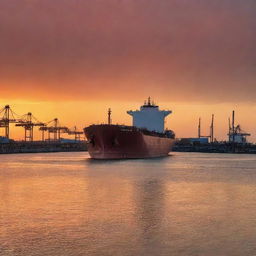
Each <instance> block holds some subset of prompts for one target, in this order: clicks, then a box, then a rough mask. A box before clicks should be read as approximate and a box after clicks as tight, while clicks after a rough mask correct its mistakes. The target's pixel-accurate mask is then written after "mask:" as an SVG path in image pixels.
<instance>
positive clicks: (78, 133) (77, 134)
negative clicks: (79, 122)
mask: <svg viewBox="0 0 256 256" xmlns="http://www.w3.org/2000/svg"><path fill="white" fill-rule="evenodd" d="M82 134H84V133H83V132H82V131H78V130H77V127H76V126H75V127H74V129H73V130H71V129H69V130H68V135H75V140H78V141H80V140H81V135H82Z"/></svg>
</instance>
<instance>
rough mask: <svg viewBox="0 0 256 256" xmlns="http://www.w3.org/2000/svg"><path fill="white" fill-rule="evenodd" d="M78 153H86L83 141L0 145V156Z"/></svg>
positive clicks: (85, 145) (14, 142)
mask: <svg viewBox="0 0 256 256" xmlns="http://www.w3.org/2000/svg"><path fill="white" fill-rule="evenodd" d="M80 151H87V143H86V142H85V141H77V142H61V141H31V142H26V141H10V142H9V143H0V154H16V153H49V152H80Z"/></svg>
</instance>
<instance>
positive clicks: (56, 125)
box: [39, 118, 69, 141]
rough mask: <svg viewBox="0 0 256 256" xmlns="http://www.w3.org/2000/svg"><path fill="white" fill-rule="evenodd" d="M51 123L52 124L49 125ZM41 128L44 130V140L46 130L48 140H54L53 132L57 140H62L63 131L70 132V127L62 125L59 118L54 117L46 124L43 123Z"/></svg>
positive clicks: (43, 138)
mask: <svg viewBox="0 0 256 256" xmlns="http://www.w3.org/2000/svg"><path fill="white" fill-rule="evenodd" d="M50 124H51V126H48V125H50ZM39 130H40V131H42V141H44V140H45V132H48V141H50V140H52V138H51V134H53V140H54V141H57V140H60V134H61V133H68V132H69V129H68V127H66V126H61V125H60V122H59V119H58V118H54V119H53V120H51V121H49V122H48V123H46V124H45V125H42V126H41V127H40V128H39Z"/></svg>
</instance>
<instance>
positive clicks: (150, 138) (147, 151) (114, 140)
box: [84, 98, 175, 159]
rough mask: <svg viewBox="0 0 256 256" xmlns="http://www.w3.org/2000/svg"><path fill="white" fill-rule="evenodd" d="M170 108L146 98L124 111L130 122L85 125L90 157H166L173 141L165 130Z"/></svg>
mask: <svg viewBox="0 0 256 256" xmlns="http://www.w3.org/2000/svg"><path fill="white" fill-rule="evenodd" d="M171 113H172V111H169V110H167V111H166V110H159V107H158V106H157V105H155V104H154V103H153V102H151V99H150V98H148V100H147V101H145V103H144V105H142V106H141V107H140V110H136V111H132V110H130V111H127V114H129V115H131V116H132V118H133V125H132V126H126V125H114V124H111V110H110V109H109V112H108V124H100V125H90V126H88V127H86V128H84V132H85V136H86V137H87V140H88V152H89V154H90V156H91V158H93V159H136V158H153V157H163V156H167V155H168V154H169V152H170V151H171V149H172V146H173V144H174V142H175V134H174V132H173V131H171V130H165V129H164V123H165V117H166V116H168V115H169V114H171Z"/></svg>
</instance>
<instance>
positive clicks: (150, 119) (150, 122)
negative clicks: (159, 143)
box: [127, 97, 172, 133]
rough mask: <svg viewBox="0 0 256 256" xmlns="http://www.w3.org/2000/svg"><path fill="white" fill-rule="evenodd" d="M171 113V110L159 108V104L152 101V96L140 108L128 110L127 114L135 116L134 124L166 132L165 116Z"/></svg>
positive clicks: (150, 129)
mask: <svg viewBox="0 0 256 256" xmlns="http://www.w3.org/2000/svg"><path fill="white" fill-rule="evenodd" d="M171 113H172V111H170V110H159V106H157V105H155V104H154V102H151V98H150V97H149V98H148V100H147V101H145V102H144V105H142V106H141V107H140V110H135V111H132V110H130V111H127V114H129V115H130V116H132V117H133V126H136V127H138V128H146V129H147V130H149V131H156V132H161V133H162V132H164V121H165V117H166V116H168V115H169V114H171Z"/></svg>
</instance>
